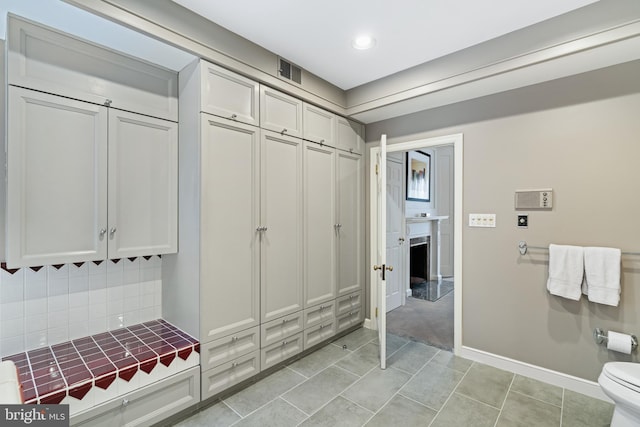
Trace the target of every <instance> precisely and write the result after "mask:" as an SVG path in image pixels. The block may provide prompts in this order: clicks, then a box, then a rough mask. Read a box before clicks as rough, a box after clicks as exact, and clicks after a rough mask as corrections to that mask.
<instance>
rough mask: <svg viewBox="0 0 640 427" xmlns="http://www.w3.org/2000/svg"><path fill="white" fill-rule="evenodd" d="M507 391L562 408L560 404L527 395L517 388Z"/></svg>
mask: <svg viewBox="0 0 640 427" xmlns="http://www.w3.org/2000/svg"><path fill="white" fill-rule="evenodd" d="M509 391H510V392H511V393H516V394H519V395H520V396H524V397H527V398H529V399H532V400H535V401H536V402H540V403H544V404H546V405H551V406H553V407H555V408H562V404H560V405H556V404H553V403H551V402H547V401H544V400H542V399H538V398H537V397H533V396H530V395H528V394H526V393H523V392H521V391H518V390H509ZM563 394H564V389H563Z"/></svg>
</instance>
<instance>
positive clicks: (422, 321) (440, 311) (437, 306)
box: [387, 292, 453, 350]
mask: <svg viewBox="0 0 640 427" xmlns="http://www.w3.org/2000/svg"><path fill="white" fill-rule="evenodd" d="M387 332H389V333H392V334H396V335H400V336H402V337H406V338H410V339H412V340H414V341H420V342H423V343H426V344H429V345H431V346H434V347H439V348H442V349H445V350H452V349H453V292H450V293H449V294H447V295H445V296H444V297H442V298H440V299H439V300H438V301H435V302H431V301H426V300H422V299H417V298H413V297H407V303H406V304H405V305H404V306H400V307H398V308H396V309H395V310H392V311H390V312H389V313H387Z"/></svg>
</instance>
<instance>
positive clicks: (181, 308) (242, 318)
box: [163, 61, 363, 399]
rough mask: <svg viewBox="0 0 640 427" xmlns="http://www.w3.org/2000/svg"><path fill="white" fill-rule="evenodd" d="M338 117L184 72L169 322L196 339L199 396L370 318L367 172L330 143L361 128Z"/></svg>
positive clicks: (205, 72)
mask: <svg viewBox="0 0 640 427" xmlns="http://www.w3.org/2000/svg"><path fill="white" fill-rule="evenodd" d="M229 98H233V99H229ZM337 120H338V119H337V118H336V116H335V115H334V114H333V113H330V112H326V111H323V110H321V109H318V108H316V107H313V106H310V105H306V104H304V103H303V102H302V101H300V100H299V99H296V98H294V97H291V96H290V95H287V94H284V93H282V92H279V91H277V90H274V89H271V88H268V87H266V86H263V85H260V84H258V83H255V82H252V81H251V80H248V79H246V78H244V77H243V76H240V75H238V74H235V73H233V72H230V71H227V70H224V69H223V68H220V67H217V66H215V65H213V64H209V63H207V62H206V61H199V62H194V63H193V64H191V65H189V66H188V67H186V68H185V69H184V70H182V71H181V73H180V124H181V126H180V156H179V157H180V180H179V185H180V188H179V197H180V202H179V206H180V212H179V224H180V225H179V235H180V251H179V253H178V254H176V255H171V256H167V257H164V259H163V315H164V317H165V318H167V320H169V321H171V322H173V323H175V324H177V325H178V326H180V327H182V328H183V329H185V330H187V331H188V332H190V333H192V334H194V335H196V336H198V337H199V339H200V342H201V369H202V372H201V385H202V398H203V399H207V398H209V397H212V396H215V395H216V394H218V393H220V392H221V391H223V390H225V389H227V388H229V387H231V386H233V385H234V384H237V383H238V382H241V381H243V380H245V379H247V378H250V377H251V376H253V375H255V374H256V373H258V372H259V371H261V370H264V369H268V368H270V367H272V366H275V365H277V364H278V363H280V362H283V361H285V360H287V359H289V358H291V357H293V356H295V355H296V354H298V353H300V352H301V351H303V349H307V348H310V347H312V346H314V345H315V344H319V343H321V342H323V341H325V340H327V339H329V338H331V337H332V336H334V335H335V333H336V331H338V330H339V329H340V328H341V329H340V330H342V329H347V328H349V327H351V326H355V325H357V324H358V322H361V320H362V317H361V313H362V312H361V310H359V309H358V307H360V301H362V299H361V295H362V292H363V288H362V281H361V279H362V274H361V271H360V270H361V269H362V268H363V264H362V259H361V255H362V247H363V242H362V238H363V233H362V230H361V229H360V227H361V225H362V219H363V218H362V203H363V200H362V188H361V187H362V184H363V182H362V176H363V170H362V164H361V159H360V151H354V150H353V149H350V150H348V151H344V150H339V149H337V148H336V147H335V145H336V144H337V142H338V141H342V142H343V143H344V142H345V136H346V135H348V137H349V138H352V139H353V138H355V139H353V140H352V141H351V143H352V145H353V146H356V145H357V143H358V142H359V141H360V142H361V138H362V134H361V131H362V129H361V128H358V126H360V125H358V124H355V122H345V123H349V126H348V130H349V131H353V129H355V130H356V134H355V135H354V134H352V133H350V132H345V129H346V128H344V126H343V127H342V128H341V129H342V132H338V131H337V129H338V122H337ZM350 123H353V124H355V127H353V126H351V124H350ZM309 126H311V128H309ZM358 132H360V133H358ZM307 138H311V139H312V140H307ZM358 138H360V140H358ZM323 139H324V142H321V141H322V140H323ZM328 142H330V143H331V144H329V143H328ZM358 148H361V147H359V146H358ZM356 295H357V298H354V296H356ZM344 298H347V299H344ZM338 316H339V317H338ZM338 321H339V322H340V325H341V326H340V328H339V326H338Z"/></svg>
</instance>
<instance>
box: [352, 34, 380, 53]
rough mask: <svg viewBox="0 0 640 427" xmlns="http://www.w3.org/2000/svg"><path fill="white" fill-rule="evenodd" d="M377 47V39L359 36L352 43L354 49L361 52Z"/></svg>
mask: <svg viewBox="0 0 640 427" xmlns="http://www.w3.org/2000/svg"><path fill="white" fill-rule="evenodd" d="M375 45H376V39H374V38H373V37H371V36H358V37H356V38H355V39H353V42H352V43H351V46H353V48H354V49H360V50H365V49H371V48H372V47H374V46H375Z"/></svg>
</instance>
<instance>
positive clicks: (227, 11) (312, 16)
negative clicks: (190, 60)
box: [173, 0, 597, 89]
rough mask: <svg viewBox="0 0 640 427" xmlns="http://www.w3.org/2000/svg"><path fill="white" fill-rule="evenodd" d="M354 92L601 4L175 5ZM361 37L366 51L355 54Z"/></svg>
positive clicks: (500, 0) (504, 0) (283, 1)
mask: <svg viewBox="0 0 640 427" xmlns="http://www.w3.org/2000/svg"><path fill="white" fill-rule="evenodd" d="M173 1H174V2H175V3H177V4H180V5H182V6H184V7H187V8H188V9H191V10H193V11H194V12H196V13H198V14H200V15H202V16H204V17H205V18H207V19H209V20H210V21H213V22H215V23H217V24H219V25H221V26H223V27H225V28H227V29H228V30H231V31H232V32H234V33H237V34H239V35H241V36H243V37H244V38H246V39H248V40H251V41H252V42H254V43H256V44H258V45H260V46H262V47H264V48H266V49H268V50H270V51H272V52H274V53H276V54H278V55H280V56H282V57H284V58H286V59H288V60H290V61H292V62H294V63H295V64H297V65H299V66H301V67H302V68H304V69H306V70H307V71H309V72H311V73H313V74H316V75H317V76H319V77H321V78H323V79H325V80H327V81H329V82H330V83H333V84H334V85H336V86H338V87H340V88H342V89H350V88H353V87H356V86H359V85H362V84H364V83H368V82H371V81H373V80H377V79H379V78H382V77H385V76H388V75H390V74H393V73H396V72H398V71H401V70H404V69H407V68H410V67H412V66H415V65H418V64H422V63H424V62H427V61H430V60H433V59H435V58H438V57H441V56H444V55H447V54H449V53H453V52H455V51H458V50H461V49H464V48H467V47H470V46H472V45H475V44H478V43H481V42H483V41H487V40H490V39H492V38H495V37H498V36H501V35H504V34H506V33H509V32H512V31H515V30H518V29H521V28H524V27H526V26H529V25H532V24H535V23H538V22H541V21H544V20H546V19H549V18H552V17H554V16H557V15H560V14H563V13H566V12H569V11H571V10H574V9H577V8H579V7H582V6H585V5H587V4H590V3H594V2H595V1H597V0H562V1H558V0H535V1H532V0H485V1H479V0H448V1H444V0H322V1H319V0H315V1H312V0H268V1H267V0H233V1H229V0H173ZM361 33H368V34H370V35H372V36H373V37H375V39H376V42H377V43H376V45H375V47H374V48H372V49H370V50H366V51H361V50H356V49H353V48H352V47H351V42H352V39H353V38H354V37H355V36H356V35H359V34H361Z"/></svg>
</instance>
